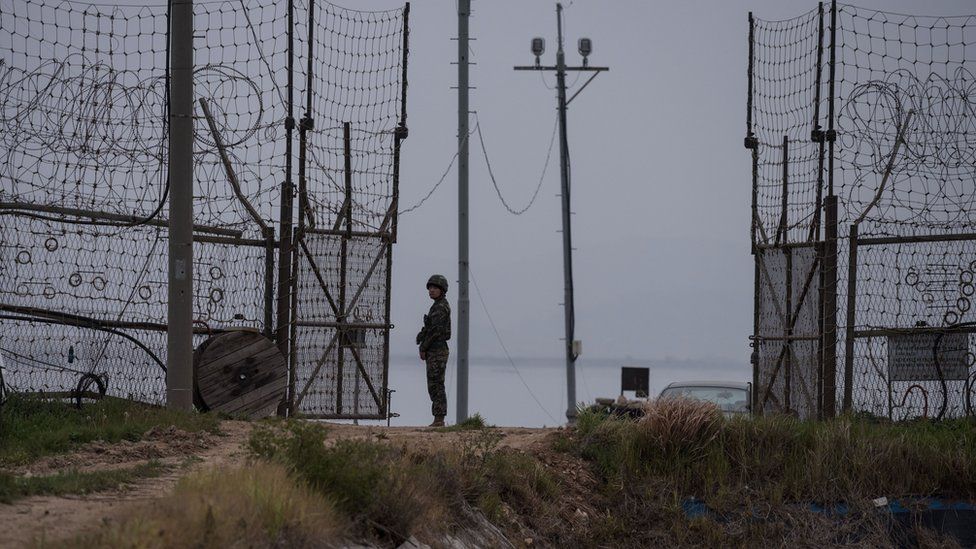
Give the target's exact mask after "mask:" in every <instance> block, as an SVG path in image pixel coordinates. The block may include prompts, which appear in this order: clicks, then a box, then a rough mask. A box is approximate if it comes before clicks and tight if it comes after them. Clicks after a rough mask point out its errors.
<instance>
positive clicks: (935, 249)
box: [747, 4, 976, 419]
mask: <svg viewBox="0 0 976 549" xmlns="http://www.w3.org/2000/svg"><path fill="white" fill-rule="evenodd" d="M821 29H823V30H821ZM750 46H751V50H752V52H753V53H752V60H751V61H752V65H753V68H752V69H751V70H750V85H751V90H752V92H751V94H750V98H749V99H750V107H749V120H750V127H749V128H748V131H749V132H750V135H754V136H755V137H756V142H757V143H756V146H755V149H754V150H753V155H754V158H755V159H756V161H755V162H756V167H755V168H754V173H755V175H754V190H753V192H754V212H755V215H754V221H753V243H754V250H756V261H757V273H761V272H762V271H763V270H764V267H766V264H768V263H769V262H770V254H771V253H772V252H775V253H786V250H787V249H788V248H789V247H790V246H802V245H810V246H814V245H821V246H824V245H826V248H825V249H829V247H830V246H829V245H830V244H831V241H832V239H831V236H830V232H831V227H829V226H825V222H824V219H825V215H824V214H825V213H826V203H827V202H828V201H827V200H824V198H827V197H828V196H830V195H831V194H832V193H833V195H835V196H836V200H837V204H838V212H837V223H836V225H834V226H833V229H834V230H835V231H836V233H835V234H836V235H837V236H838V238H837V239H836V240H834V241H833V242H834V243H835V244H834V245H835V246H836V249H837V254H836V259H835V261H836V279H835V281H836V287H837V290H836V292H835V293H834V294H833V296H834V299H836V303H837V307H836V310H834V309H831V308H830V307H829V304H830V303H833V301H831V300H830V299H829V296H828V295H825V293H827V294H829V293H830V292H831V291H832V290H831V289H830V285H829V284H826V283H825V284H823V285H822V289H821V292H820V296H819V297H818V298H817V301H818V303H819V305H820V306H821V313H820V325H819V332H820V341H819V345H820V347H821V348H820V351H819V353H820V357H819V359H818V360H817V361H816V362H815V363H814V364H813V365H812V366H811V368H813V370H812V372H813V373H814V374H815V375H816V376H818V378H819V383H820V384H821V394H820V406H821V409H819V410H818V411H817V413H818V414H822V413H823V412H824V410H823V409H822V405H823V402H824V398H825V394H826V393H832V394H831V395H830V398H831V399H833V398H834V397H836V398H837V400H838V401H843V403H844V408H845V409H848V410H850V411H854V412H867V413H871V414H874V415H879V416H885V417H891V418H894V419H903V418H910V417H918V416H930V417H931V416H939V417H945V416H959V415H964V414H972V413H973V409H972V401H973V399H974V398H976V394H974V389H976V387H974V383H976V370H974V362H976V360H974V357H976V355H974V350H976V349H974V347H973V345H974V344H973V343H972V341H971V337H970V336H969V333H970V332H971V331H972V323H973V321H974V320H976V318H973V315H974V312H973V311H972V307H971V302H970V299H971V297H972V295H973V293H974V290H973V280H972V279H973V274H972V273H973V271H974V267H976V263H974V261H976V249H974V248H976V242H974V239H976V231H974V230H973V223H974V217H973V216H974V214H973V213H972V212H973V211H974V208H973V206H974V199H976V162H974V160H976V134H974V129H976V128H973V107H974V106H976V105H974V101H976V99H974V97H976V96H974V94H973V92H974V91H976V88H974V85H976V79H974V75H973V70H974V68H976V17H972V16H963V17H923V16H909V15H901V14H892V13H886V12H880V11H874V10H865V9H862V8H857V7H854V6H848V5H840V4H828V5H826V6H824V5H821V7H820V9H818V10H814V11H812V12H809V13H807V14H804V15H802V16H800V17H797V18H795V19H790V20H787V21H778V22H766V21H761V20H758V19H756V20H753V21H752V39H751V44H750ZM899 136H901V137H899ZM794 141H795V143H794ZM747 145H748V143H747ZM784 150H785V151H786V156H784ZM831 191H832V193H831ZM827 255H829V254H827ZM824 259H825V262H827V261H829V258H828V257H827V256H825V257H824ZM766 269H767V270H769V269H770V267H766ZM820 270H821V273H820V274H821V275H826V274H827V273H828V272H829V271H828V270H827V269H825V268H824V267H823V266H821V267H820ZM831 274H832V272H831ZM757 276H758V275H757ZM776 276H779V277H780V278H781V279H784V280H783V281H775V280H774V281H772V282H768V281H767V282H764V281H763V280H762V279H761V277H760V278H757V286H756V288H757V311H756V318H757V322H756V327H757V330H756V343H755V344H756V345H757V346H758V349H757V351H760V352H758V353H757V354H758V355H759V356H764V355H766V354H769V353H768V351H764V350H763V348H764V347H765V346H769V345H771V344H772V341H771V340H769V337H771V336H772V337H776V336H779V337H785V338H786V340H787V341H790V342H791V344H792V345H793V346H796V345H800V344H803V342H802V341H800V340H799V339H792V340H790V339H789V338H790V337H791V335H790V332H791V327H790V323H789V322H782V321H780V320H779V319H778V318H777V313H776V311H775V310H774V308H773V307H771V306H770V303H769V300H763V299H761V296H762V295H763V294H764V293H770V292H775V291H777V285H779V286H782V285H784V284H787V283H789V282H792V283H793V284H796V282H797V277H796V276H794V277H793V278H792V280H790V281H788V282H787V281H786V280H785V279H787V278H788V277H786V275H785V274H779V275H776ZM779 295H782V294H779ZM780 301H781V302H782V301H785V299H783V298H780ZM825 303H827V304H828V306H827V308H824V307H823V305H824V304H825ZM831 313H833V314H834V315H835V316H836V323H833V322H832V321H831V319H830V317H831ZM807 314H809V313H807ZM828 334H835V335H836V345H834V339H833V337H827V335H828ZM787 354H788V353H787ZM831 356H832V357H836V364H837V370H836V371H831V372H826V371H825V370H824V368H830V366H831V365H832V364H833V362H832V361H831V360H830V359H828V358H827V357H831ZM756 370H757V376H756V381H757V384H758V385H759V386H760V393H762V392H763V390H764V389H763V388H765V387H772V392H773V393H774V394H777V395H778V396H782V394H783V393H784V391H785V389H783V388H782V386H781V385H779V384H782V383H783V382H782V380H779V379H778V378H777V376H778V375H781V373H780V374H777V373H774V372H775V369H774V368H770V367H766V366H763V364H762V363H761V362H760V363H758V364H757V368H756ZM834 376H836V380H837V381H836V393H834V390H835V388H834V387H833V386H832V384H830V383H828V384H826V385H823V382H824V380H825V379H831V378H833V377H834ZM767 408H768V406H767ZM790 411H792V412H796V413H800V414H801V415H805V416H812V415H813V414H812V413H810V411H809V410H802V409H796V408H794V409H792V410H790Z"/></svg>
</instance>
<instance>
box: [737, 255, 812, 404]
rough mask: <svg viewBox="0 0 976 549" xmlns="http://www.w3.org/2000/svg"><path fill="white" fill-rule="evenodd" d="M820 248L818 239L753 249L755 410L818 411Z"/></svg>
mask: <svg viewBox="0 0 976 549" xmlns="http://www.w3.org/2000/svg"><path fill="white" fill-rule="evenodd" d="M822 249H823V246H822V245H820V244H819V243H814V244H798V245H786V246H768V247H759V248H757V252H756V270H757V278H756V289H757V291H756V300H757V303H756V305H757V308H756V311H757V322H756V333H755V335H754V336H753V338H752V339H753V346H754V355H753V356H754V380H753V387H754V391H753V392H754V395H753V406H754V410H755V411H756V412H757V413H764V412H782V413H795V414H797V415H799V416H800V417H815V416H816V415H817V413H818V402H819V397H818V395H819V394H820V392H821V387H822V380H821V374H820V372H821V368H820V364H821V358H820V357H821V345H820V341H821V330H820V326H821V311H822V307H821V284H822V277H823V272H822V257H823V253H822Z"/></svg>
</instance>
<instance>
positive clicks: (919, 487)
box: [579, 401, 976, 502]
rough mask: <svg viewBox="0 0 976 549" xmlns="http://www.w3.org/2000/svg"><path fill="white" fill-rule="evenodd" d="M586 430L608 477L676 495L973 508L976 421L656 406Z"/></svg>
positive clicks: (587, 444) (582, 432)
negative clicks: (653, 482) (936, 501)
mask: <svg viewBox="0 0 976 549" xmlns="http://www.w3.org/2000/svg"><path fill="white" fill-rule="evenodd" d="M583 424H586V428H585V429H584V428H583V427H580V429H579V436H580V437H581V447H582V453H583V456H584V457H586V458H588V459H590V460H591V461H593V462H594V463H595V464H596V465H597V469H598V471H599V472H600V473H601V474H602V475H603V476H604V477H605V478H608V479H639V478H651V477H654V478H657V479H664V480H666V481H667V482H668V483H669V484H670V485H671V486H672V487H673V491H674V492H675V495H676V496H682V497H687V496H695V495H698V496H702V495H705V494H715V493H717V492H722V491H730V490H735V489H737V488H739V487H742V486H748V487H749V490H750V491H752V492H753V493H755V494H756V495H758V496H760V497H762V498H763V499H765V500H767V501H773V502H780V501H815V502H843V501H848V502H854V501H857V500H864V499H872V498H876V497H879V496H882V495H883V496H887V497H901V496H917V495H939V496H943V497H958V498H964V499H976V422H973V421H972V420H952V421H943V422H930V421H917V422H910V423H878V422H870V421H861V420H856V419H851V418H840V419H837V420H834V421H826V422H816V421H800V420H797V419H794V418H791V417H785V416H768V417H760V418H732V419H726V418H724V417H723V416H722V415H721V414H720V413H718V412H717V410H715V409H711V410H710V409H709V407H707V406H704V405H702V404H700V403H689V402H687V401H684V402H682V401H675V402H667V401H659V402H657V403H654V404H652V405H650V406H649V407H648V414H647V415H646V416H645V417H644V418H642V419H641V420H640V421H629V420H621V419H615V418H606V419H603V420H601V421H599V422H596V423H589V422H586V423H584V422H581V425H583Z"/></svg>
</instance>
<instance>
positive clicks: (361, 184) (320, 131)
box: [278, 2, 410, 419]
mask: <svg viewBox="0 0 976 549" xmlns="http://www.w3.org/2000/svg"><path fill="white" fill-rule="evenodd" d="M309 6H310V14H309V20H308V24H307V30H308V37H307V48H308V51H309V52H317V53H321V52H324V55H314V56H312V55H310V57H309V59H308V65H307V68H306V69H305V77H306V78H305V89H304V97H303V99H304V100H305V105H304V109H305V113H304V116H303V117H302V118H301V120H300V121H299V122H298V124H297V129H298V172H297V175H298V185H297V189H296V192H295V193H294V195H295V196H296V197H297V211H295V212H294V218H295V221H296V227H295V229H294V230H293V231H292V230H289V231H288V233H287V234H290V235H291V240H290V242H289V241H287V239H285V238H283V239H282V240H283V242H282V257H289V258H290V259H291V261H290V265H282V269H281V270H280V271H279V277H280V280H282V288H283V289H284V291H282V292H280V293H279V301H278V315H279V316H278V318H279V326H282V325H285V324H287V327H288V330H287V332H289V333H288V334H287V336H284V335H283V334H282V333H281V332H279V337H278V341H279V345H281V346H283V347H286V354H287V356H288V363H289V391H288V394H289V399H288V408H289V410H290V412H291V414H298V415H301V416H303V417H309V418H322V419H387V418H388V417H389V416H390V411H389V390H388V388H387V387H388V372H389V341H390V329H391V328H392V327H393V326H392V325H391V323H390V276H391V270H392V264H393V263H392V261H393V259H392V252H393V244H394V242H395V241H396V228H397V205H398V189H399V174H400V144H401V142H402V141H403V139H405V138H406V137H407V129H406V116H407V110H406V93H407V78H406V75H407V58H408V34H409V23H408V17H409V9H410V5H409V3H408V4H406V5H405V7H404V8H403V9H398V10H390V11H383V12H350V11H348V10H344V9H343V8H339V7H337V6H334V5H332V4H328V3H324V2H317V3H315V4H314V8H313V7H312V3H311V2H310V3H309ZM348 36H358V37H366V38H364V39H356V40H352V41H350V40H348ZM339 59H347V60H353V61H354V62H353V63H351V64H342V63H338V62H337V60H339ZM288 194H289V193H286V195H288ZM285 198H287V196H283V200H284V199H285ZM282 211H283V214H282V218H283V219H289V220H290V219H292V217H293V215H292V212H291V205H290V203H289V204H284V202H283V206H282ZM286 281H287V282H286Z"/></svg>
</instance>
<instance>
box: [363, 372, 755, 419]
mask: <svg viewBox="0 0 976 549" xmlns="http://www.w3.org/2000/svg"><path fill="white" fill-rule="evenodd" d="M515 366H516V367H515V368H513V367H512V365H511V364H510V363H509V362H508V361H507V360H504V359H501V360H498V359H472V360H471V366H470V371H469V375H468V377H469V389H468V403H469V404H468V412H469V413H474V412H479V413H481V415H482V416H484V418H485V419H486V420H487V421H488V422H489V423H492V424H495V425H503V426H524V427H542V426H553V425H560V424H562V423H564V422H565V413H566V373H565V372H566V370H565V363H564V362H563V361H562V360H559V359H532V360H518V359H516V360H515ZM621 366H639V367H648V368H650V392H651V394H652V395H656V394H657V393H659V392H660V391H661V389H663V388H664V386H665V385H667V384H668V383H670V382H672V381H685V380H705V379H716V380H725V381H742V382H745V381H750V380H751V373H750V372H751V370H750V368H749V364H748V363H747V362H745V361H743V362H742V363H736V362H731V361H727V360H722V359H717V360H678V359H661V360H595V359H591V360H585V359H583V358H580V359H579V360H578V361H577V363H576V397H577V400H580V401H584V402H587V403H592V402H593V400H594V399H595V398H596V397H616V396H617V395H619V394H620V367H621ZM389 379H390V387H391V388H392V389H395V390H396V392H395V393H393V400H392V409H393V411H394V412H396V413H399V414H400V417H398V418H393V420H392V422H391V424H392V425H426V424H428V423H430V421H431V416H430V399H429V398H428V396H427V380H426V374H425V369H424V365H423V363H422V362H421V361H420V360H419V359H412V358H410V357H402V356H401V357H393V358H391V360H390V378H389ZM456 393H457V369H456V364H455V362H454V360H453V357H452V360H451V363H450V364H449V366H448V371H447V398H448V407H449V415H448V421H449V423H453V422H454V420H455V417H456V409H455V395H456ZM363 423H364V424H365V423H370V422H363Z"/></svg>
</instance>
